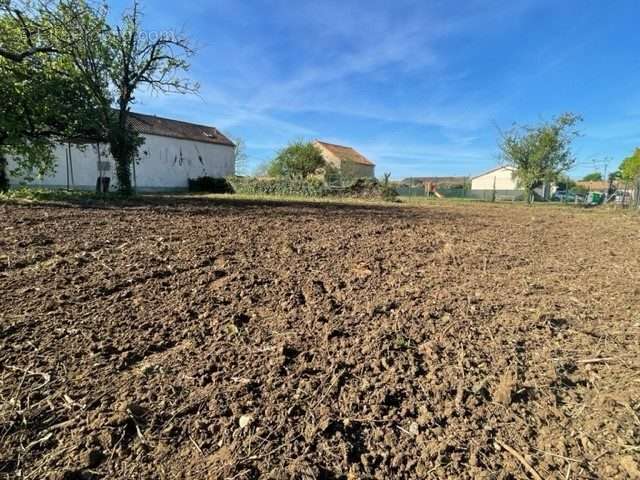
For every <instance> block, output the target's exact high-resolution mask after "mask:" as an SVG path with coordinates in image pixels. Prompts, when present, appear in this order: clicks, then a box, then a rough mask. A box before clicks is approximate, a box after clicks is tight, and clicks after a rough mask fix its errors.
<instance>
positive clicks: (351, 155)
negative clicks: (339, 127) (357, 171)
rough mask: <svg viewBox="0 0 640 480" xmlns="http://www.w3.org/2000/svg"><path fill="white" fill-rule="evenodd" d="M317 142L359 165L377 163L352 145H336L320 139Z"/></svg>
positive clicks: (343, 158)
mask: <svg viewBox="0 0 640 480" xmlns="http://www.w3.org/2000/svg"><path fill="white" fill-rule="evenodd" d="M316 143H318V144H319V145H320V146H322V147H323V148H326V149H327V150H329V152H331V153H332V154H333V155H335V156H336V157H338V158H339V159H340V160H343V161H347V162H353V163H357V164H359V165H370V166H374V165H375V163H373V162H372V161H371V160H369V159H368V158H366V157H365V156H364V155H362V154H361V153H359V152H357V151H356V150H354V149H353V148H351V147H345V146H343V145H335V144H333V143H327V142H321V141H320V140H316Z"/></svg>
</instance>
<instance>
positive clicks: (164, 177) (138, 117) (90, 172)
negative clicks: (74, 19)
mask: <svg viewBox="0 0 640 480" xmlns="http://www.w3.org/2000/svg"><path fill="white" fill-rule="evenodd" d="M129 121H130V124H131V126H132V128H133V129H134V130H136V131H137V132H139V133H140V134H141V136H142V137H143V138H144V140H145V142H144V144H143V145H142V146H141V147H140V149H139V152H138V153H139V157H140V158H139V161H138V162H135V165H134V166H133V167H132V182H133V184H134V186H135V187H136V188H137V189H140V190H179V189H186V188H187V187H188V179H189V178H196V177H201V176H210V177H227V176H230V175H234V174H235V155H234V149H235V145H234V143H233V142H232V141H231V140H229V139H228V138H227V137H225V136H224V135H223V134H222V133H220V131H218V130H217V129H216V128H214V127H208V126H204V125H196V124H193V123H187V122H181V121H178V120H170V119H168V118H161V117H156V116H152V115H144V114H141V113H130V117H129ZM55 157H56V169H55V173H54V174H52V175H50V176H47V177H44V178H39V179H37V180H34V181H31V182H25V181H24V179H21V178H14V177H11V176H10V177H9V181H10V183H11V184H12V185H18V184H22V183H27V184H29V185H32V186H44V187H54V188H55V187H71V188H81V189H95V188H96V183H97V180H98V177H109V178H110V183H111V190H113V189H115V188H117V185H116V182H117V179H116V169H115V163H114V161H113V158H112V157H111V155H110V153H109V147H108V146H107V145H104V144H101V145H100V148H99V150H98V146H97V145H91V144H89V145H83V146H77V145H73V144H72V145H70V146H69V145H59V146H57V147H56V149H55ZM8 167H9V168H8V171H9V172H11V170H12V169H13V168H14V167H15V165H14V163H13V162H12V161H11V159H10V160H9V165H8Z"/></svg>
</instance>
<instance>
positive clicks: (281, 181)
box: [230, 177, 330, 197]
mask: <svg viewBox="0 0 640 480" xmlns="http://www.w3.org/2000/svg"><path fill="white" fill-rule="evenodd" d="M230 181H231V185H232V186H233V189H234V190H235V192H236V193H240V194H245V195H290V196H300V197H325V196H327V195H329V194H330V190H329V188H327V186H326V185H325V184H324V182H323V181H322V180H319V179H306V180H304V179H301V178H284V177H282V178H251V177H243V178H233V179H231V180H230Z"/></svg>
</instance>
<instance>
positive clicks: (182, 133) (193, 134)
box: [129, 112, 235, 147]
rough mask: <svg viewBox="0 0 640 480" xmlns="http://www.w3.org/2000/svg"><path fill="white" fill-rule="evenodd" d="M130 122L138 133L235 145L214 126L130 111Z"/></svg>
mask: <svg viewBox="0 0 640 480" xmlns="http://www.w3.org/2000/svg"><path fill="white" fill-rule="evenodd" d="M129 124H130V125H131V127H132V128H133V129H134V130H135V131H136V132H138V133H146V134H148V135H158V136H160V137H170V138H179V139H182V140H192V141H194V142H202V143H215V144H218V145H228V146H230V147H234V146H235V144H234V143H233V142H232V141H231V140H229V139H228V138H227V137H225V136H224V135H223V134H222V133H220V131H219V130H218V129H216V128H214V127H207V126H205V125H198V124H195V123H187V122H182V121H180V120H172V119H169V118H163V117H156V116H155V115H145V114H143V113H135V112H130V113H129Z"/></svg>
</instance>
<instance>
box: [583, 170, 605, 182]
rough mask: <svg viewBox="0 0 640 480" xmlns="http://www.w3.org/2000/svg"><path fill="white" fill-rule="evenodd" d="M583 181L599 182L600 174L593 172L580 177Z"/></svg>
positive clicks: (600, 179)
mask: <svg viewBox="0 0 640 480" xmlns="http://www.w3.org/2000/svg"><path fill="white" fill-rule="evenodd" d="M582 181H583V182H601V181H602V174H601V173H600V172H593V173H590V174H588V175H585V176H584V177H582Z"/></svg>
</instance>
